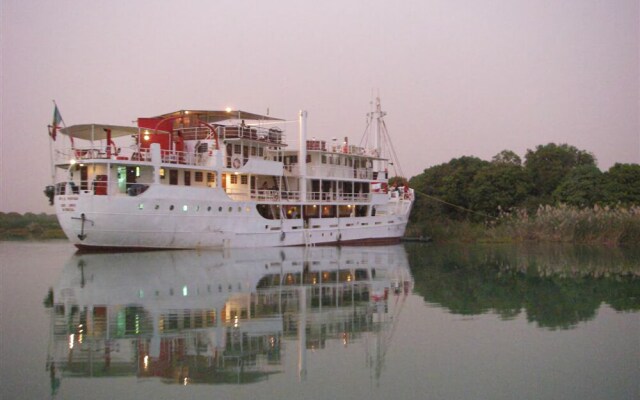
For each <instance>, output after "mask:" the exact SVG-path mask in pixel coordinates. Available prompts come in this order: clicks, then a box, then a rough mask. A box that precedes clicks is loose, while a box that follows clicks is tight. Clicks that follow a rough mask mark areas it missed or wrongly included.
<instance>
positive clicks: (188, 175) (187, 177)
mask: <svg viewBox="0 0 640 400" xmlns="http://www.w3.org/2000/svg"><path fill="white" fill-rule="evenodd" d="M184 185H185V186H191V171H184Z"/></svg>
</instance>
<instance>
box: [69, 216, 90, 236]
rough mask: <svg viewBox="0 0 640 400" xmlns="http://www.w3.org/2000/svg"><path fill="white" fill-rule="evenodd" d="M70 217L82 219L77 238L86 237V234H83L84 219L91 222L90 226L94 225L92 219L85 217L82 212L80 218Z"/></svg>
mask: <svg viewBox="0 0 640 400" xmlns="http://www.w3.org/2000/svg"><path fill="white" fill-rule="evenodd" d="M71 219H79V220H80V221H82V225H80V234H79V235H78V239H80V240H84V239H85V238H86V237H87V235H85V234H84V222H85V221H88V222H91V226H93V225H94V223H93V221H92V220H90V219H87V217H86V216H85V215H84V213H82V214H80V218H78V217H71Z"/></svg>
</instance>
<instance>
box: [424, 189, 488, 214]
mask: <svg viewBox="0 0 640 400" xmlns="http://www.w3.org/2000/svg"><path fill="white" fill-rule="evenodd" d="M413 192H414V193H416V194H419V195H422V196H424V197H426V198H428V199H430V200H434V201H437V202H439V203H442V204H446V205H448V206H451V207H454V208H457V209H459V210H462V211H465V212H468V213H471V214H476V215H479V216H481V217H484V218H487V219H496V217H492V216H490V215H488V214H485V213H483V212H480V211H475V210H472V209H470V208H466V207H462V206H460V205H457V204H453V203H449V202H448V201H445V200H442V199H439V198H437V197H435V196H431V195H428V194H426V193H424V192H422V191H420V190H418V189H416V188H413Z"/></svg>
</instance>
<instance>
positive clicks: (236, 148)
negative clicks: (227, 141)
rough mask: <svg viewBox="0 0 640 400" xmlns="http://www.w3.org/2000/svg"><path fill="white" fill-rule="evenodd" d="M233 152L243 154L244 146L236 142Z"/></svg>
mask: <svg viewBox="0 0 640 400" xmlns="http://www.w3.org/2000/svg"><path fill="white" fill-rule="evenodd" d="M233 154H242V146H240V145H239V144H234V145H233Z"/></svg>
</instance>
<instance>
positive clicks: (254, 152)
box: [251, 147, 258, 156]
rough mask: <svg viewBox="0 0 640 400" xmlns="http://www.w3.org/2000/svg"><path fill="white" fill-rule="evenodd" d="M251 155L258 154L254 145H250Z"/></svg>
mask: <svg viewBox="0 0 640 400" xmlns="http://www.w3.org/2000/svg"><path fill="white" fill-rule="evenodd" d="M251 155H252V156H255V155H258V149H256V148H255V147H252V148H251Z"/></svg>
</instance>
